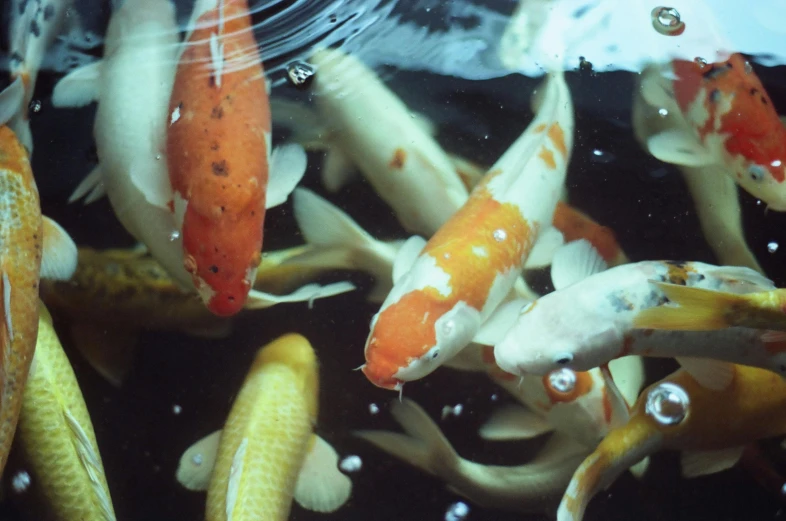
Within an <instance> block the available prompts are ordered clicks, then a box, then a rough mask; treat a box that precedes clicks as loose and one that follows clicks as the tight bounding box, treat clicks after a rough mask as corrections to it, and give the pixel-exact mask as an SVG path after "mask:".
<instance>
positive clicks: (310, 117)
mask: <svg viewBox="0 0 786 521" xmlns="http://www.w3.org/2000/svg"><path fill="white" fill-rule="evenodd" d="M270 114H271V116H272V118H273V124H274V125H280V126H282V127H286V128H288V129H290V130H292V140H293V141H295V142H296V143H300V144H301V145H302V146H303V147H305V148H306V150H320V149H325V148H328V144H327V140H326V138H325V136H326V135H327V131H326V129H325V128H324V125H323V124H322V121H321V119H320V117H319V115H318V114H317V113H316V112H314V111H313V110H311V109H309V108H308V107H306V106H304V105H303V104H302V103H297V102H294V101H289V100H284V99H281V98H271V99H270Z"/></svg>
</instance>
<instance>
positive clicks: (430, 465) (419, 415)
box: [355, 399, 460, 479]
mask: <svg viewBox="0 0 786 521" xmlns="http://www.w3.org/2000/svg"><path fill="white" fill-rule="evenodd" d="M391 412H392V414H393V417H394V418H395V419H396V421H398V423H399V424H401V426H402V427H403V429H404V430H405V431H406V434H399V433H395V432H388V431H357V432H355V436H358V437H359V438H362V439H364V440H366V441H368V442H369V443H371V444H372V445H375V446H376V447H378V448H380V449H382V450H383V451H385V452H387V453H388V454H391V455H393V456H395V457H396V458H398V459H400V460H403V461H405V462H406V463H409V464H410V465H412V466H413V467H416V468H419V469H420V470H422V471H424V472H427V473H429V474H431V475H434V476H438V477H441V478H443V479H446V478H448V477H449V475H450V474H451V472H452V470H453V469H455V468H456V467H457V466H458V464H459V461H460V458H459V456H458V454H457V453H456V451H455V450H454V449H453V446H452V445H451V444H450V442H449V441H448V439H447V438H445V435H444V434H442V431H441V430H440V428H439V427H438V426H437V424H436V423H434V421H433V420H432V419H431V418H430V417H429V415H428V414H426V411H424V410H423V409H421V408H420V406H419V405H418V404H416V403H415V402H413V401H412V400H408V399H403V400H401V401H398V400H395V402H394V404H393V407H392V411H391Z"/></svg>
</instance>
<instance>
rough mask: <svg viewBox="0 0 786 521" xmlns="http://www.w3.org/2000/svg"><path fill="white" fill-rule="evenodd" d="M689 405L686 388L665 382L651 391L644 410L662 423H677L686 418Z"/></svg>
mask: <svg viewBox="0 0 786 521" xmlns="http://www.w3.org/2000/svg"><path fill="white" fill-rule="evenodd" d="M688 407H690V398H689V397H688V394H687V393H686V392H685V390H683V388H682V387H680V386H679V385H675V384H673V383H669V382H664V383H662V384H660V385H658V386H656V387H655V388H654V389H652V390H651V391H650V392H649V394H648V395H647V404H646V406H645V409H644V410H645V411H646V412H647V414H649V415H650V416H652V417H653V418H654V419H655V420H656V421H657V422H658V423H660V424H662V425H675V424H677V423H680V422H681V421H682V420H684V419H685V416H686V415H687V414H688Z"/></svg>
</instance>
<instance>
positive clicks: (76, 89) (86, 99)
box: [52, 60, 101, 108]
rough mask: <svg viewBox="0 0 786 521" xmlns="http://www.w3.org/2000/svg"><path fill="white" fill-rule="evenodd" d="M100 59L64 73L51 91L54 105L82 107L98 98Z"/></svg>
mask: <svg viewBox="0 0 786 521" xmlns="http://www.w3.org/2000/svg"><path fill="white" fill-rule="evenodd" d="M100 80H101V61H100V60H99V61H96V62H93V63H89V64H87V65H85V66H83V67H80V68H78V69H76V70H74V71H72V72H70V73H68V74H66V75H65V76H64V77H63V78H62V79H61V80H60V81H58V82H57V84H56V85H55V88H54V90H53V91H52V105H54V106H55V107H74V108H76V107H84V106H85V105H88V104H90V103H92V102H93V101H96V100H98V97H99V93H100V90H99V89H100V87H101V81H100Z"/></svg>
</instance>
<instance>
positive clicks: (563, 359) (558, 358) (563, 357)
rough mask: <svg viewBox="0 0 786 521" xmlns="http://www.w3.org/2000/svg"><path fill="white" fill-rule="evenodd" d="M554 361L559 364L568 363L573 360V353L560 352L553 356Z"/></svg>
mask: <svg viewBox="0 0 786 521" xmlns="http://www.w3.org/2000/svg"><path fill="white" fill-rule="evenodd" d="M553 360H554V363H555V364H558V365H568V364H569V363H571V362H572V361H573V355H572V354H570V353H558V354H557V355H555V356H554V358H553Z"/></svg>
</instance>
